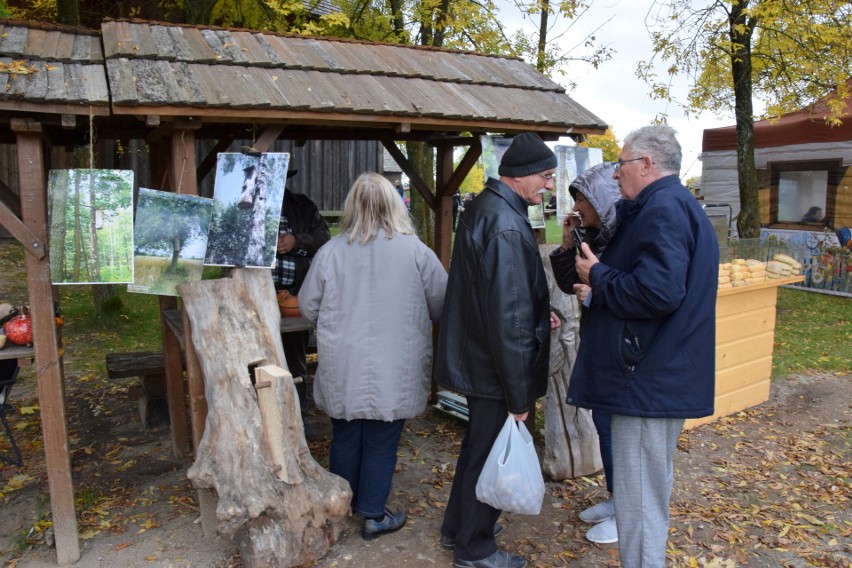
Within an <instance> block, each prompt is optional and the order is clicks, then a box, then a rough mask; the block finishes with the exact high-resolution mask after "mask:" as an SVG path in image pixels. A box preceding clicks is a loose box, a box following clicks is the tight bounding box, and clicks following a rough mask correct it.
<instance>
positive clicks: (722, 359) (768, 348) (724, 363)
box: [716, 330, 775, 373]
mask: <svg viewBox="0 0 852 568" xmlns="http://www.w3.org/2000/svg"><path fill="white" fill-rule="evenodd" d="M774 337H775V333H774V330H773V331H769V332H766V333H761V334H758V335H753V336H751V337H746V338H744V339H738V340H736V341H731V342H730V343H725V344H723V345H716V372H717V373H718V372H719V370H720V369H725V368H727V367H732V366H734V365H739V364H741V363H745V362H747V361H751V360H753V359H758V358H760V357H764V356H766V355H772V348H773V346H774V345H773V341H774Z"/></svg>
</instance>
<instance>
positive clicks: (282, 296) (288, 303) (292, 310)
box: [276, 290, 302, 318]
mask: <svg viewBox="0 0 852 568" xmlns="http://www.w3.org/2000/svg"><path fill="white" fill-rule="evenodd" d="M276 295H277V296H278V309H279V310H280V311H281V317H282V318H297V317H299V316H300V315H302V314H301V313H300V312H299V299H298V298H297V297H296V296H294V295H292V294H290V292H288V291H287V290H278V292H277V294H276Z"/></svg>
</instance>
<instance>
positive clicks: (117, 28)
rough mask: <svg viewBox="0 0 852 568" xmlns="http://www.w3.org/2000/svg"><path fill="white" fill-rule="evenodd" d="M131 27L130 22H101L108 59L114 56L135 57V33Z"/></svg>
mask: <svg viewBox="0 0 852 568" xmlns="http://www.w3.org/2000/svg"><path fill="white" fill-rule="evenodd" d="M130 28H131V24H130V22H119V21H112V22H103V23H102V24H101V35H102V38H103V42H104V56H105V57H106V58H107V59H111V58H113V57H133V56H134V55H135V53H136V51H135V49H134V45H133V34H132V32H131V31H130Z"/></svg>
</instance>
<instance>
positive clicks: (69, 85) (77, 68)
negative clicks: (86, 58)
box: [65, 63, 89, 103]
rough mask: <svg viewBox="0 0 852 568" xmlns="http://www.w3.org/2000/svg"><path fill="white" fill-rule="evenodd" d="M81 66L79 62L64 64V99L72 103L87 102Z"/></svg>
mask: <svg viewBox="0 0 852 568" xmlns="http://www.w3.org/2000/svg"><path fill="white" fill-rule="evenodd" d="M82 70H83V66H82V65H80V64H79V63H66V64H65V100H66V101H67V102H73V103H87V102H89V100H88V97H87V91H86V85H85V84H83V73H82Z"/></svg>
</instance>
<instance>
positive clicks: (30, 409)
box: [18, 404, 40, 415]
mask: <svg viewBox="0 0 852 568" xmlns="http://www.w3.org/2000/svg"><path fill="white" fill-rule="evenodd" d="M39 410H40V409H39V406H38V405H37V404H34V405H32V406H21V407H19V408H18V413H19V414H24V415H27V414H35V413H36V412H38V411H39Z"/></svg>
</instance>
